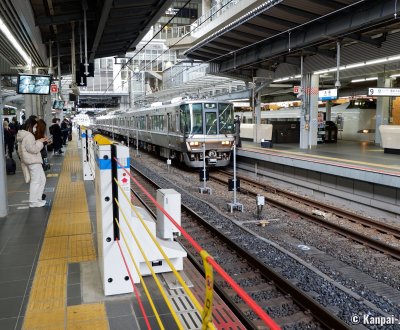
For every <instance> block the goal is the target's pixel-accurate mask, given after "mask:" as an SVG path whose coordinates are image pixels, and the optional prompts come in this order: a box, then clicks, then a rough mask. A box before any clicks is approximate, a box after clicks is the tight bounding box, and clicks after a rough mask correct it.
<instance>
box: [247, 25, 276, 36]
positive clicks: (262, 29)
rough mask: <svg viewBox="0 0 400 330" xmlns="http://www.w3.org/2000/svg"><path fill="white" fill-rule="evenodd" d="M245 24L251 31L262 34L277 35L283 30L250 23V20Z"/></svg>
mask: <svg viewBox="0 0 400 330" xmlns="http://www.w3.org/2000/svg"><path fill="white" fill-rule="evenodd" d="M243 25H244V27H247V28H248V29H250V30H251V31H254V32H258V33H262V34H264V33H267V34H269V35H275V34H277V33H280V32H281V31H278V30H274V29H269V28H266V27H264V26H260V25H257V24H252V23H249V22H246V23H244V24H243ZM263 37H264V38H265V37H266V36H265V35H264V36H263Z"/></svg>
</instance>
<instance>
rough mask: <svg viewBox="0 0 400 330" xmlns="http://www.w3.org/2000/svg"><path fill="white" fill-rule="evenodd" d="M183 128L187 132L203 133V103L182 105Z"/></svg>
mask: <svg viewBox="0 0 400 330" xmlns="http://www.w3.org/2000/svg"><path fill="white" fill-rule="evenodd" d="M181 130H182V132H184V133H186V134H203V105H202V104H201V103H193V104H182V105H181Z"/></svg>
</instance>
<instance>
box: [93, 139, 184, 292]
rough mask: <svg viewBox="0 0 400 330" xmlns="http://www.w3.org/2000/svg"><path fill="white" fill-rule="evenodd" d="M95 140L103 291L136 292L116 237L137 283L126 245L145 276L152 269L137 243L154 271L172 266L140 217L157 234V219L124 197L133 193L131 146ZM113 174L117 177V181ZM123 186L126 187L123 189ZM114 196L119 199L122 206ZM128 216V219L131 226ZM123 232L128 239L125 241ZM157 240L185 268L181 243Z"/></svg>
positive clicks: (98, 240)
mask: <svg viewBox="0 0 400 330" xmlns="http://www.w3.org/2000/svg"><path fill="white" fill-rule="evenodd" d="M95 141H96V144H95V149H96V150H95V157H96V171H95V177H96V180H95V186H96V214H97V248H98V258H99V267H100V273H101V278H102V283H103V287H104V294H105V295H115V294H122V293H130V292H133V288H132V284H131V283H130V278H129V275H128V271H127V269H126V266H125V264H124V262H123V259H122V256H121V253H120V250H119V247H118V244H117V241H116V239H117V237H118V239H119V240H120V241H121V249H122V252H123V254H124V256H125V259H126V262H127V266H128V268H129V271H130V273H131V276H132V280H133V282H134V283H139V282H140V277H139V274H138V272H137V271H136V268H135V266H134V264H133V261H132V259H131V258H130V253H129V251H128V249H127V245H128V246H129V249H130V251H131V253H132V258H133V260H134V262H135V264H136V265H137V266H138V269H139V271H140V274H141V275H142V276H143V275H149V274H151V272H150V270H149V268H148V267H147V265H146V262H145V258H144V256H143V255H142V254H141V252H140V250H139V247H138V244H139V245H140V246H141V248H142V249H143V250H144V251H145V253H146V258H147V259H148V260H149V261H150V263H151V265H152V269H153V271H154V272H155V273H162V272H169V271H171V269H170V267H169V266H168V264H167V263H166V262H165V259H164V258H163V256H162V254H161V253H160V251H159V250H158V249H157V247H156V246H155V244H154V243H153V241H152V240H151V238H150V236H149V234H148V232H147V231H146V229H145V228H144V227H143V225H142V221H141V220H143V221H144V223H145V224H146V225H147V227H148V228H149V231H150V232H151V233H152V234H153V235H154V237H156V222H155V221H154V220H153V219H152V218H151V216H150V215H149V214H148V213H147V211H146V210H144V209H143V208H140V207H135V210H132V207H131V205H130V204H129V201H128V200H127V199H126V198H125V197H124V193H125V194H126V195H127V196H130V183H131V180H130V177H129V175H128V174H127V173H126V171H127V172H128V173H129V172H130V157H129V148H128V147H126V146H123V145H117V144H101V143H102V142H101V141H97V138H95ZM114 157H115V158H117V159H118V162H119V163H120V164H121V165H122V166H123V168H122V167H121V166H120V165H118V163H117V162H115V161H114V160H113V158H114ZM124 169H125V170H126V171H125V170H124ZM114 178H115V179H116V180H117V181H118V185H117V184H116V183H115V181H114ZM120 189H123V191H124V193H122V192H121V191H120ZM114 199H117V200H118V204H119V206H118V205H117V203H115V202H114ZM175 207H176V208H179V209H180V205H175ZM135 211H136V212H135ZM115 218H116V219H117V220H118V222H119V227H118V225H117V224H116V222H115V221H114V219H115ZM126 220H127V221H128V222H129V225H130V228H129V226H128V224H127V221H126ZM119 229H120V230H121V232H120V231H119ZM131 230H132V232H133V233H134V235H135V237H136V239H138V244H136V242H135V240H134V238H133V236H132V235H131ZM122 233H123V234H124V236H125V238H126V240H127V242H126V244H125V240H123V237H122ZM119 236H120V237H119ZM156 240H157V242H158V244H159V245H160V246H161V247H162V249H163V251H164V252H165V254H166V255H167V256H168V258H169V259H170V260H171V262H172V264H173V266H174V267H175V268H176V269H177V270H182V269H183V257H186V252H185V251H184V250H183V248H182V247H181V246H180V244H179V243H177V242H175V241H173V240H168V239H161V238H158V237H156Z"/></svg>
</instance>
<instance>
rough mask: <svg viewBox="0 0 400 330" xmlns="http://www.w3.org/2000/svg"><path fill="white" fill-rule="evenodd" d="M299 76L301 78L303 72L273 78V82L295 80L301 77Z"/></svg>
mask: <svg viewBox="0 0 400 330" xmlns="http://www.w3.org/2000/svg"><path fill="white" fill-rule="evenodd" d="M299 78H301V74H298V75H295V76H289V77H283V78H278V79H275V80H273V81H272V82H273V83H276V82H281V81H288V80H295V79H299Z"/></svg>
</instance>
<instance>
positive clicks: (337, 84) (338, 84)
mask: <svg viewBox="0 0 400 330" xmlns="http://www.w3.org/2000/svg"><path fill="white" fill-rule="evenodd" d="M341 86H342V84H341V83H340V81H339V80H336V82H335V87H336V88H340V87H341Z"/></svg>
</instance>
